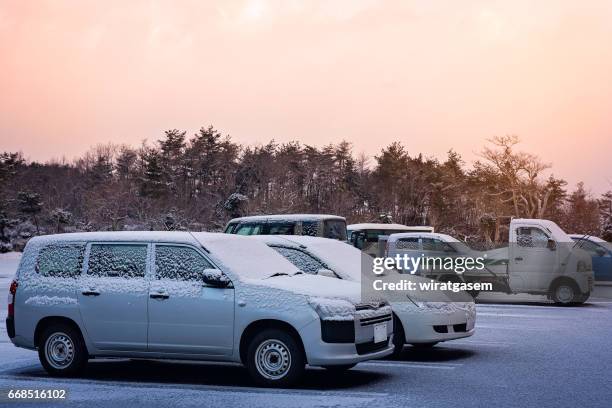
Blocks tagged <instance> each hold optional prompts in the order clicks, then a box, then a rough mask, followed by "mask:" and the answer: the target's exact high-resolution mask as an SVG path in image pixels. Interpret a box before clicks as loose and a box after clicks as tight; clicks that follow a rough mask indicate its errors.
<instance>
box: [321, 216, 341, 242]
mask: <svg viewBox="0 0 612 408" xmlns="http://www.w3.org/2000/svg"><path fill="white" fill-rule="evenodd" d="M323 225H324V236H325V238H332V239H339V240H341V241H346V221H344V220H326V221H325V222H324V224H323Z"/></svg>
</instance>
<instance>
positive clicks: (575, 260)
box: [385, 219, 593, 305]
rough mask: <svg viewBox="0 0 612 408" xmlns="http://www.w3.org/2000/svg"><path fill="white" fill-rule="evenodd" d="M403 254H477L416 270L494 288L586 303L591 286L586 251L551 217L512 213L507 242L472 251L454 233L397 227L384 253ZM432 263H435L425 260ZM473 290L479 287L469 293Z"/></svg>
mask: <svg viewBox="0 0 612 408" xmlns="http://www.w3.org/2000/svg"><path fill="white" fill-rule="evenodd" d="M404 254H406V255H407V256H409V257H415V258H416V257H422V258H425V257H427V258H430V259H435V258H442V259H449V258H459V257H464V258H473V259H477V258H480V262H476V263H475V264H477V265H484V267H474V268H471V269H469V270H468V269H467V268H461V269H463V270H462V271H458V270H457V268H456V265H457V263H456V262H455V263H454V265H455V267H454V269H451V270H448V269H445V268H444V267H442V266H441V265H440V264H441V262H440V263H437V264H436V262H428V264H427V265H426V264H425V262H422V264H421V265H420V266H419V268H418V270H415V271H414V273H416V274H418V275H421V276H425V277H430V278H433V279H437V280H440V281H459V280H460V281H464V282H474V283H475V282H480V283H485V282H489V283H491V284H492V286H493V290H494V291H498V292H505V293H528V294H537V295H546V296H548V298H549V299H552V300H553V301H554V302H555V303H557V304H562V305H569V304H580V303H584V302H585V301H586V300H587V299H588V298H589V295H590V293H591V290H592V288H593V268H592V261H591V257H590V255H589V254H588V253H587V252H586V251H584V250H582V249H581V248H580V247H579V246H577V245H576V243H575V242H574V241H573V240H572V239H571V238H570V237H569V236H568V235H567V234H566V233H565V232H564V231H563V230H562V229H561V228H560V227H559V226H558V225H557V224H555V223H554V222H552V221H548V220H542V219H513V220H511V222H510V231H509V240H508V246H507V247H504V248H499V249H494V250H489V251H476V250H473V249H471V248H470V247H468V246H467V245H466V244H464V243H462V242H460V241H458V240H457V239H455V238H453V237H451V236H449V235H445V234H434V233H400V234H392V235H391V236H389V238H388V240H387V243H386V251H385V255H386V256H387V257H395V256H396V255H401V256H402V255H404ZM429 264H433V266H431V265H429ZM472 295H473V296H476V295H478V293H476V292H474V293H472Z"/></svg>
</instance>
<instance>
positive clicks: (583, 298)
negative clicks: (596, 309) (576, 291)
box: [576, 292, 591, 305]
mask: <svg viewBox="0 0 612 408" xmlns="http://www.w3.org/2000/svg"><path fill="white" fill-rule="evenodd" d="M590 296H591V292H587V293H583V294H581V295H580V296H579V297H578V300H577V301H576V304H577V305H581V304H583V303H584V302H586V301H587V300H588V299H589V297H590Z"/></svg>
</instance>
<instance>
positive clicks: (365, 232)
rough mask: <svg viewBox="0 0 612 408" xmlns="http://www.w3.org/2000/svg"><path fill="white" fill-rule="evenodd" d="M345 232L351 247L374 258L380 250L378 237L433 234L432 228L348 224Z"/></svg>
mask: <svg viewBox="0 0 612 408" xmlns="http://www.w3.org/2000/svg"><path fill="white" fill-rule="evenodd" d="M346 230H347V237H348V241H349V243H350V244H351V245H353V246H354V247H355V248H358V249H361V250H362V251H363V252H365V253H367V254H368V255H370V256H374V257H375V256H379V255H380V253H381V250H382V248H380V247H379V245H378V243H379V237H380V236H387V235H391V234H397V233H400V232H434V229H433V227H426V226H407V225H402V224H379V223H363V224H350V225H348V226H347V227H346Z"/></svg>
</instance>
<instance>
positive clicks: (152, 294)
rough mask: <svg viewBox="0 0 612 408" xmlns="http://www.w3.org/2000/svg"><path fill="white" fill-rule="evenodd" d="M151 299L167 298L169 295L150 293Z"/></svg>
mask: <svg viewBox="0 0 612 408" xmlns="http://www.w3.org/2000/svg"><path fill="white" fill-rule="evenodd" d="M149 297H150V298H151V299H162V300H163V299H168V298H169V297H170V296H169V295H167V294H165V293H151V294H150V295H149Z"/></svg>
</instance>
